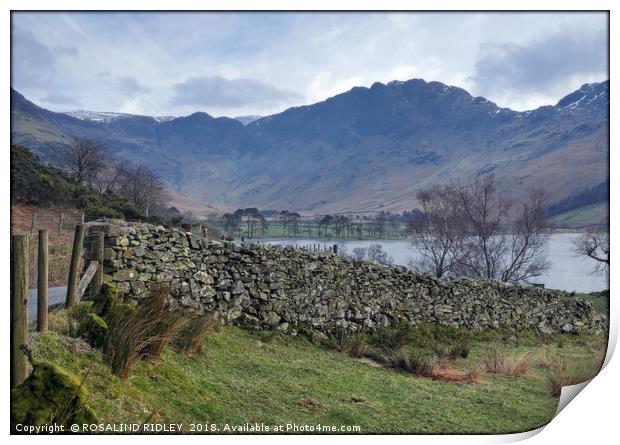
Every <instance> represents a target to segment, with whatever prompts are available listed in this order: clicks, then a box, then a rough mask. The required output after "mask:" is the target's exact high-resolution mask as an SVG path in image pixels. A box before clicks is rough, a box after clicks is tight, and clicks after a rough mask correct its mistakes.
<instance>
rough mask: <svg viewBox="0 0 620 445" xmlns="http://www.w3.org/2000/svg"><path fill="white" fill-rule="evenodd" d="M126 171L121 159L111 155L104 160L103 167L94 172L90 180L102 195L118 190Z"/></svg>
mask: <svg viewBox="0 0 620 445" xmlns="http://www.w3.org/2000/svg"><path fill="white" fill-rule="evenodd" d="M124 173H125V172H124V169H123V166H122V163H121V161H118V160H116V159H114V158H111V157H110V158H109V159H106V160H104V163H103V165H102V167H101V168H100V169H99V170H98V171H96V172H95V173H94V175H93V176H92V178H91V179H89V182H90V184H91V185H92V186H93V187H95V188H96V189H97V191H98V192H99V194H100V195H103V194H104V193H109V192H118V190H119V186H120V184H121V182H122V179H123V174H124Z"/></svg>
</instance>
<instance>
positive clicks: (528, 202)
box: [500, 189, 550, 283]
mask: <svg viewBox="0 0 620 445" xmlns="http://www.w3.org/2000/svg"><path fill="white" fill-rule="evenodd" d="M545 203H546V196H545V192H544V190H542V189H535V190H532V191H530V193H529V194H528V196H527V198H526V199H525V200H524V201H523V202H522V203H521V205H520V214H519V216H518V218H517V219H516V221H515V223H514V225H513V227H512V230H510V232H509V234H507V235H504V238H505V240H506V244H507V249H506V252H505V254H504V256H503V257H502V265H501V269H500V270H501V276H500V280H501V281H507V282H513V283H517V282H521V281H526V280H527V279H529V278H533V277H536V276H539V275H540V274H541V273H542V272H544V271H545V270H547V269H548V268H549V263H548V262H547V260H546V258H547V243H548V241H549V233H550V226H549V225H548V224H547V222H546V220H545V218H544V208H545Z"/></svg>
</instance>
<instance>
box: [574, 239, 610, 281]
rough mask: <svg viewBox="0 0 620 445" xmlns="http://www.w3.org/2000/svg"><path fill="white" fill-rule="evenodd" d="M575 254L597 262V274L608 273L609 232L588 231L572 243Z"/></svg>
mask: <svg viewBox="0 0 620 445" xmlns="http://www.w3.org/2000/svg"><path fill="white" fill-rule="evenodd" d="M573 245H574V248H575V252H576V253H577V254H579V255H584V256H587V257H589V258H592V259H593V260H596V261H597V265H596V270H597V271H598V272H608V271H609V232H607V231H601V230H588V231H587V232H585V233H583V234H581V235H580V236H579V237H578V238H577V239H575V240H574V241H573Z"/></svg>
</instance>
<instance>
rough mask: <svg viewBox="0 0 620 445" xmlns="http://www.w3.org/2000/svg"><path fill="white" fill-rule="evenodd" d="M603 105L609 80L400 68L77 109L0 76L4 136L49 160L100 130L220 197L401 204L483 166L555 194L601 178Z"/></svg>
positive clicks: (325, 205) (186, 190) (330, 207)
mask: <svg viewBox="0 0 620 445" xmlns="http://www.w3.org/2000/svg"><path fill="white" fill-rule="evenodd" d="M13 93H15V94H13ZM608 105H609V81H605V82H601V83H596V84H586V85H584V86H582V87H581V88H580V89H579V90H576V91H574V92H572V93H569V94H567V95H566V96H565V97H564V98H562V99H561V100H560V101H558V103H557V104H556V105H555V106H554V105H549V106H543V107H539V108H537V109H535V110H530V111H525V112H518V111H513V110H510V109H508V108H501V107H498V106H497V105H496V104H494V103H493V102H491V101H488V100H487V99H485V98H483V97H474V96H472V95H471V94H469V93H468V92H467V91H465V90H463V89H461V88H458V87H451V86H448V85H444V84H442V83H441V82H435V81H433V82H426V81H424V80H422V79H412V80H409V81H392V82H389V83H387V84H383V83H379V82H377V83H375V84H373V85H372V86H371V87H355V88H352V89H351V90H349V91H347V92H344V93H341V94H338V95H336V96H333V97H331V98H328V99H326V100H325V101H321V102H318V103H316V104H311V105H304V106H300V107H292V108H289V109H287V110H285V111H283V112H281V113H277V114H275V115H271V116H265V117H262V118H259V119H257V120H254V121H252V122H249V123H247V124H244V123H242V122H240V121H239V120H238V119H237V120H236V119H233V118H226V117H220V118H215V117H213V116H210V115H209V114H207V113H204V112H197V113H193V114H191V115H189V116H184V117H179V118H173V119H170V120H165V121H162V122H157V121H154V120H153V119H151V120H146V119H144V116H142V117H139V116H131V117H126V116H122V117H119V118H116V119H114V120H112V121H111V122H93V121H88V122H87V121H84V120H79V119H76V118H73V117H71V116H68V115H64V116H65V117H66V118H67V119H65V118H63V117H60V116H58V114H60V113H54V112H51V111H48V110H45V109H43V108H40V107H38V106H36V105H35V104H33V103H31V102H29V101H27V100H26V99H25V98H24V97H23V96H22V95H21V94H19V93H17V92H14V90H12V91H11V107H12V133H11V137H12V139H13V140H14V142H17V143H23V144H24V145H26V146H28V147H29V148H32V149H34V150H35V151H38V152H39V153H40V154H42V155H43V157H46V158H48V159H49V160H50V161H52V162H53V157H54V152H55V151H57V148H58V146H59V145H61V144H62V143H67V142H68V141H69V140H70V138H71V137H75V136H76V135H81V136H85V137H91V138H95V139H100V140H102V141H103V142H105V143H106V145H108V146H109V147H110V149H111V151H113V152H114V153H115V154H116V155H118V156H119V157H121V158H125V159H127V160H129V161H132V162H145V163H147V165H149V166H150V167H151V168H153V169H154V170H155V171H157V172H158V173H160V174H161V175H162V177H163V178H164V179H165V180H166V182H167V183H168V184H169V185H170V186H171V187H172V188H174V189H175V190H177V191H178V192H181V193H183V194H186V195H188V196H192V197H193V198H197V199H200V200H203V201H205V202H208V203H209V204H214V205H216V206H218V207H223V208H230V207H235V206H238V207H244V206H252V207H256V206H259V207H261V208H289V209H294V210H298V211H308V212H327V211H332V212H333V211H352V210H369V211H370V210H382V209H386V210H404V209H406V208H411V207H413V206H414V205H415V193H416V191H417V190H419V189H420V188H423V187H427V186H429V185H432V184H434V183H440V182H445V181H447V180H450V179H454V178H457V177H459V178H471V177H476V176H477V175H480V174H485V173H491V172H493V173H495V174H496V175H497V176H498V178H499V179H501V180H502V184H503V186H504V187H505V188H507V189H509V190H514V191H516V192H517V194H519V193H522V192H524V189H525V188H526V187H527V186H529V185H531V186H543V187H545V188H547V189H548V190H549V192H550V196H551V198H552V199H553V200H554V201H559V200H561V199H565V198H566V197H568V196H570V195H571V194H573V193H578V192H579V191H580V190H583V189H587V188H588V187H591V186H592V185H594V184H595V183H600V182H601V181H603V180H605V179H606V178H605V177H602V176H601V175H603V176H604V175H607V174H608V173H607V168H608V165H607V157H608V150H609V142H608V122H609V115H608ZM71 119H73V120H71ZM541 169H542V171H541ZM543 172H544V173H543Z"/></svg>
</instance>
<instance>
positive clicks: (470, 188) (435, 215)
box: [413, 175, 550, 283]
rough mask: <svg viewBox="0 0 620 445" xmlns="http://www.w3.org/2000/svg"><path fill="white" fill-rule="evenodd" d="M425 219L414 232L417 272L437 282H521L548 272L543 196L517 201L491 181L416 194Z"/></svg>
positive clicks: (537, 193) (540, 193)
mask: <svg viewBox="0 0 620 445" xmlns="http://www.w3.org/2000/svg"><path fill="white" fill-rule="evenodd" d="M418 200H419V202H420V205H421V207H422V214H423V216H424V218H423V219H422V221H421V223H420V224H415V225H413V228H415V232H414V236H415V240H414V246H415V247H416V248H417V250H418V253H419V254H420V260H418V261H416V262H413V265H414V267H415V268H417V269H422V270H423V271H426V272H431V273H433V274H435V275H436V276H438V277H442V276H470V277H480V278H491V279H495V280H499V281H504V282H513V283H517V282H523V281H526V280H528V279H529V278H533V277H536V276H539V275H541V274H542V273H543V272H544V271H545V270H546V269H547V268H548V267H549V265H548V263H547V261H546V248H547V243H548V237H549V233H550V228H549V226H548V225H547V223H546V221H545V218H544V211H543V210H544V206H545V194H544V192H543V191H542V190H532V191H530V192H529V193H528V194H527V196H525V198H523V199H522V200H520V201H519V200H512V199H510V198H509V197H508V196H506V195H505V194H503V193H501V192H500V191H499V190H498V188H497V184H496V181H495V177H494V176H493V175H491V176H487V177H483V178H478V179H476V180H475V181H473V182H470V183H466V184H461V183H458V182H453V183H451V184H450V185H447V186H444V187H441V188H435V189H431V190H427V191H424V192H421V193H419V194H418Z"/></svg>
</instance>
